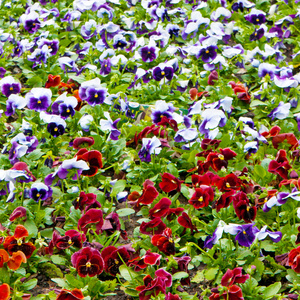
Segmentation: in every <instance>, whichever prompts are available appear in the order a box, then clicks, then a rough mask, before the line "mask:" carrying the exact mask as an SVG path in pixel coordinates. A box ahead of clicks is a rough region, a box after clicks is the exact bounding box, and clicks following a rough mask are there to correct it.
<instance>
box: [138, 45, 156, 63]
mask: <svg viewBox="0 0 300 300" xmlns="http://www.w3.org/2000/svg"><path fill="white" fill-rule="evenodd" d="M138 52H139V54H140V56H141V57H142V61H144V62H151V61H153V60H155V59H156V58H157V55H158V52H159V48H158V47H156V44H155V41H154V40H153V39H151V40H150V42H149V44H148V46H145V47H141V48H139V50H138Z"/></svg>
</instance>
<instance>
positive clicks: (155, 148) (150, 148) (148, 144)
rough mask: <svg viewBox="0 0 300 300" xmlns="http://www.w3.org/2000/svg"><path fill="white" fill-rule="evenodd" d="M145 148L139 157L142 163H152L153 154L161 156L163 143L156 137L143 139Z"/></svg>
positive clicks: (143, 147)
mask: <svg viewBox="0 0 300 300" xmlns="http://www.w3.org/2000/svg"><path fill="white" fill-rule="evenodd" d="M142 143H143V146H142V148H141V150H140V151H139V157H140V159H141V161H145V162H150V161H151V154H155V155H157V154H159V153H160V151H161V147H159V146H161V142H160V140H159V139H158V138H157V137H156V136H154V137H152V139H149V138H143V139H142Z"/></svg>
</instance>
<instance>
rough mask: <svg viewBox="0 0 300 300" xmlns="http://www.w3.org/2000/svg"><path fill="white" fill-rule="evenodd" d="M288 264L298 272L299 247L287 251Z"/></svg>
mask: <svg viewBox="0 0 300 300" xmlns="http://www.w3.org/2000/svg"><path fill="white" fill-rule="evenodd" d="M289 265H290V266H291V268H292V269H293V270H294V271H295V272H296V273H300V247H298V248H295V249H293V250H291V252H290V253H289Z"/></svg>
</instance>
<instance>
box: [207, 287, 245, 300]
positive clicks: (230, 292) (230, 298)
mask: <svg viewBox="0 0 300 300" xmlns="http://www.w3.org/2000/svg"><path fill="white" fill-rule="evenodd" d="M211 291H212V295H211V296H209V300H220V299H223V300H244V297H243V293H242V290H241V288H240V287H238V286H237V285H231V286H229V287H228V288H227V290H226V291H225V292H224V293H223V294H222V295H221V296H220V294H219V290H218V289H217V288H214V289H211Z"/></svg>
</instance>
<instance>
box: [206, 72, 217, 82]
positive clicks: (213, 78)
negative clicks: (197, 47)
mask: <svg viewBox="0 0 300 300" xmlns="http://www.w3.org/2000/svg"><path fill="white" fill-rule="evenodd" d="M218 79H219V75H218V72H217V71H216V70H213V71H212V72H211V73H210V74H209V75H208V80H207V84H208V85H215V81H216V80H218Z"/></svg>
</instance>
